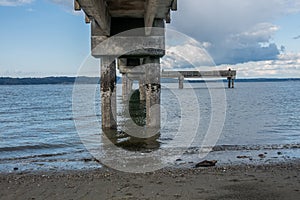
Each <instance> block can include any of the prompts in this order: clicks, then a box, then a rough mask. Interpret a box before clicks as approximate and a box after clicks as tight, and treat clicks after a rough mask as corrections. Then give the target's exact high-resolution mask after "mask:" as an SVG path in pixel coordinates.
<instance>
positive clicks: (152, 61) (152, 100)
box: [144, 56, 161, 130]
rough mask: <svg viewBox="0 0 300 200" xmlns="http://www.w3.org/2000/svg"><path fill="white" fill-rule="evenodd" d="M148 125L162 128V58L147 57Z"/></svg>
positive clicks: (145, 61)
mask: <svg viewBox="0 0 300 200" xmlns="http://www.w3.org/2000/svg"><path fill="white" fill-rule="evenodd" d="M144 64H146V65H150V66H147V67H146V69H145V71H146V74H145V76H146V126H147V127H148V128H154V129H157V130H159V129H160V93H161V85H160V58H159V57H150V56H149V57H146V58H145V59H144Z"/></svg>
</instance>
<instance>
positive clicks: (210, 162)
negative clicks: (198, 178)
mask: <svg viewBox="0 0 300 200" xmlns="http://www.w3.org/2000/svg"><path fill="white" fill-rule="evenodd" d="M217 162H218V161H217V160H204V161H202V162H199V163H197V164H196V166H195V167H213V166H215V165H216V163H217Z"/></svg>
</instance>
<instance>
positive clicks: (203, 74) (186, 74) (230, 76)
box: [161, 69, 236, 89]
mask: <svg viewBox="0 0 300 200" xmlns="http://www.w3.org/2000/svg"><path fill="white" fill-rule="evenodd" d="M161 77H162V78H178V82H179V89H183V83H184V79H185V78H199V79H209V78H224V77H225V78H227V80H228V88H234V80H235V79H236V70H231V69H229V70H219V71H162V74H161Z"/></svg>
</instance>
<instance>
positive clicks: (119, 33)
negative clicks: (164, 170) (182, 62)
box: [74, 0, 236, 132]
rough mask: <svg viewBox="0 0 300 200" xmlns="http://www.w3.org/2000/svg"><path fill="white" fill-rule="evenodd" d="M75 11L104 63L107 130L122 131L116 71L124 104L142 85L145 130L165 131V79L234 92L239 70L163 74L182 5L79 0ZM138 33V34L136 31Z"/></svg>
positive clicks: (170, 0) (167, 0)
mask: <svg viewBox="0 0 300 200" xmlns="http://www.w3.org/2000/svg"><path fill="white" fill-rule="evenodd" d="M74 9H75V10H76V11H80V10H82V11H83V12H84V13H85V22H86V23H90V24H91V54H92V56H93V57H95V58H99V59H100V61H101V62H100V68H101V118H102V129H103V130H105V129H107V130H108V129H112V130H116V129H117V120H116V116H117V114H116V110H117V109H116V106H117V105H116V69H118V70H119V72H120V73H121V74H122V96H123V100H125V101H128V100H129V98H130V94H131V90H132V85H133V81H134V80H136V81H138V82H139V97H140V100H141V101H145V102H146V103H145V105H146V125H145V126H146V128H149V129H150V130H157V132H158V131H159V129H160V98H161V97H160V96H161V85H160V79H161V77H163V78H178V82H179V88H180V89H183V87H184V79H186V78H220V77H221V78H222V77H226V78H227V79H228V87H229V88H233V87H234V80H235V77H236V71H234V70H230V69H229V70H223V71H162V70H161V66H160V59H161V58H162V57H163V56H164V55H165V23H170V22H171V11H176V10H177V0H75V1H74ZM131 30H135V31H131Z"/></svg>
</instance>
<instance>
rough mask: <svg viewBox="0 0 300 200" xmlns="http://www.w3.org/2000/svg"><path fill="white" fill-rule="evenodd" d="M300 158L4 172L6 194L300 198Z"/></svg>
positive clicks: (1, 189) (1, 194) (1, 184)
mask: <svg viewBox="0 0 300 200" xmlns="http://www.w3.org/2000/svg"><path fill="white" fill-rule="evenodd" d="M299 197H300V161H293V162H289V163H277V164H272V165H256V166H253V165H252V166H251V165H237V166H216V167H210V168H182V169H178V168H177V169H176V168H168V169H162V170H159V171H156V172H151V173H145V174H130V173H124V172H119V171H115V170H112V169H108V168H102V169H97V170H92V171H68V172H67V171H63V172H36V173H11V174H0V198H1V199H211V200H212V199H218V200H219V199H228V200H229V199H263V200H267V199H270V200H273V199H292V200H293V199H299Z"/></svg>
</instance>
